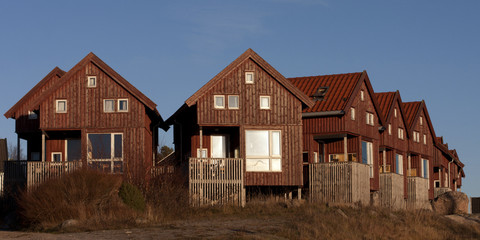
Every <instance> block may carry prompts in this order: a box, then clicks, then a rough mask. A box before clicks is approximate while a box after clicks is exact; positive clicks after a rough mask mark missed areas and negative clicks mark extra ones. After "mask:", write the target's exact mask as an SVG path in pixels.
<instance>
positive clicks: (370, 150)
mask: <svg viewBox="0 0 480 240" xmlns="http://www.w3.org/2000/svg"><path fill="white" fill-rule="evenodd" d="M362 142H366V143H367V164H368V166H369V167H370V178H373V177H374V176H373V143H372V142H367V141H362ZM362 151H363V147H362ZM360 159H361V162H362V163H363V153H362V157H361V158H360Z"/></svg>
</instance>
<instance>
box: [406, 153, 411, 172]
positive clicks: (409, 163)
mask: <svg viewBox="0 0 480 240" xmlns="http://www.w3.org/2000/svg"><path fill="white" fill-rule="evenodd" d="M407 167H408V173H407V176H409V175H411V170H412V155H410V154H408V166H407Z"/></svg>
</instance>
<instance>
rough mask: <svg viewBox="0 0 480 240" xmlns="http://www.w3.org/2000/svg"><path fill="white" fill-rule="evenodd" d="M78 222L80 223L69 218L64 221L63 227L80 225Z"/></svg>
mask: <svg viewBox="0 0 480 240" xmlns="http://www.w3.org/2000/svg"><path fill="white" fill-rule="evenodd" d="M78 224H79V222H78V220H75V219H68V220H65V221H64V222H63V223H62V228H69V227H75V226H78Z"/></svg>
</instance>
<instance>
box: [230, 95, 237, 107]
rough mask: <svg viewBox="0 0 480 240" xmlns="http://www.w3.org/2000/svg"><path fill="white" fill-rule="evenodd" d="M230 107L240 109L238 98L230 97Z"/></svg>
mask: <svg viewBox="0 0 480 240" xmlns="http://www.w3.org/2000/svg"><path fill="white" fill-rule="evenodd" d="M228 107H229V108H238V96H228Z"/></svg>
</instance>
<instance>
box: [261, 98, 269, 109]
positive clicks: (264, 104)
mask: <svg viewBox="0 0 480 240" xmlns="http://www.w3.org/2000/svg"><path fill="white" fill-rule="evenodd" d="M260 108H270V98H269V97H260Z"/></svg>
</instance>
